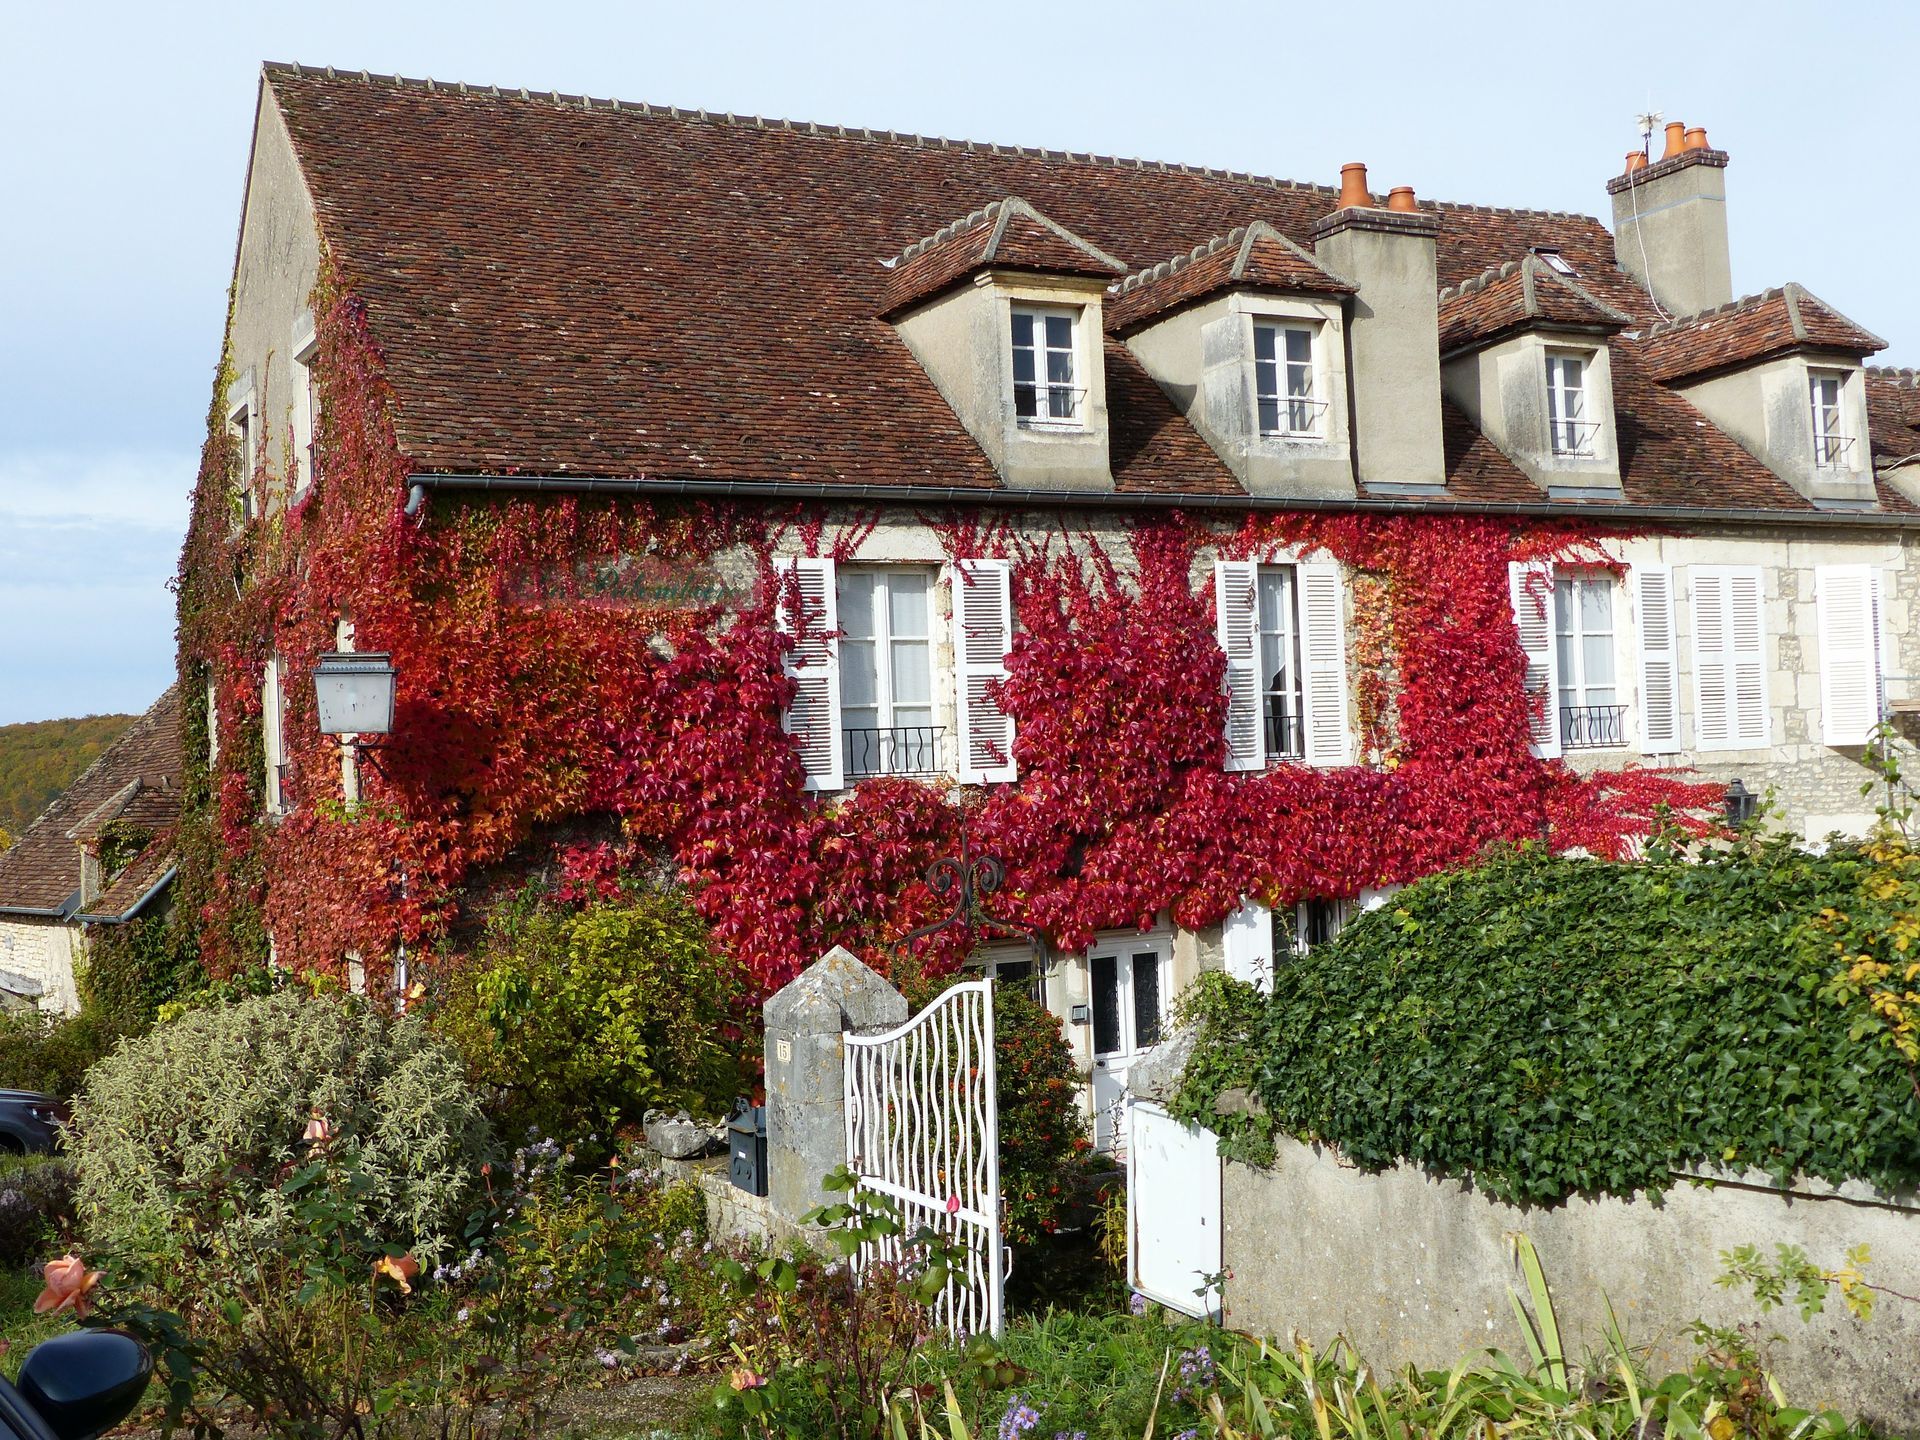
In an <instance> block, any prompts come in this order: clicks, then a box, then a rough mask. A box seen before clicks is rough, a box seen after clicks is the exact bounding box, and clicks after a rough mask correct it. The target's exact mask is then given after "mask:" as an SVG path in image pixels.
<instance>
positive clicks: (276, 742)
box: [260, 654, 286, 813]
mask: <svg viewBox="0 0 1920 1440" xmlns="http://www.w3.org/2000/svg"><path fill="white" fill-rule="evenodd" d="M280 686H281V680H280V656H279V655H278V654H274V655H269V656H268V657H267V664H266V669H265V671H264V673H263V674H262V676H261V679H260V748H261V750H262V751H263V752H264V753H265V755H266V762H267V774H266V795H267V809H269V810H271V811H274V812H275V813H278V812H279V811H281V810H283V809H285V808H286V796H285V795H284V794H283V793H282V789H281V774H282V767H283V766H284V765H285V763H286V755H285V753H284V751H283V750H282V749H281V745H282V737H281V732H282V729H283V728H284V726H285V724H286V712H285V707H284V704H283V702H282V701H281V698H280Z"/></svg>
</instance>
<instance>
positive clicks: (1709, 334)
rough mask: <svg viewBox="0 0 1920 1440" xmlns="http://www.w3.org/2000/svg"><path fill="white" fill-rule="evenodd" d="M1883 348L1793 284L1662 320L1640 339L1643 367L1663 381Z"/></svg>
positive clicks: (1875, 338) (1863, 353)
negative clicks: (1793, 357)
mask: <svg viewBox="0 0 1920 1440" xmlns="http://www.w3.org/2000/svg"><path fill="white" fill-rule="evenodd" d="M1886 348H1887V342H1886V341H1884V340H1882V339H1881V338H1880V337H1879V336H1877V335H1875V334H1873V333H1871V332H1870V331H1867V330H1863V329H1862V328H1861V327H1860V326H1858V325H1856V324H1854V323H1853V321H1851V320H1849V319H1847V317H1846V316H1844V315H1842V314H1841V313H1840V312H1839V311H1838V310H1835V309H1834V308H1833V307H1832V306H1831V305H1829V304H1827V303H1826V301H1824V300H1822V299H1821V298H1820V297H1819V296H1817V295H1814V294H1811V293H1810V292H1808V291H1807V290H1805V289H1804V288H1802V287H1801V286H1799V285H1783V286H1781V287H1779V288H1778V289H1775V290H1766V291H1763V292H1762V293H1760V294H1758V295H1746V296H1742V297H1741V298H1740V299H1738V300H1732V301H1729V302H1728V303H1727V304H1725V305H1720V306H1716V307H1715V308H1714V309H1712V310H1703V311H1701V312H1700V313H1699V314H1697V315H1682V316H1677V317H1676V318H1674V319H1672V320H1663V321H1661V322H1660V323H1658V324H1656V325H1653V326H1651V327H1650V328H1649V329H1648V330H1647V332H1646V338H1645V350H1646V354H1647V361H1648V366H1649V369H1650V371H1651V373H1652V374H1653V375H1654V377H1655V378H1656V379H1658V380H1662V381H1667V382H1672V381H1675V380H1681V379H1685V378H1686V377H1688V376H1690V375H1702V374H1705V373H1707V372H1708V371H1711V370H1719V369H1723V368H1725V367H1727V366H1730V365H1742V364H1749V363H1751V362H1753V361H1756V360H1764V359H1767V358H1768V357H1770V356H1773V355H1784V354H1786V353H1787V352H1789V351H1792V350H1833V351H1838V352H1840V353H1841V354H1845V355H1852V356H1854V357H1856V358H1858V357H1861V356H1866V355H1871V354H1873V353H1874V352H1875V351H1876V350H1884V349H1886Z"/></svg>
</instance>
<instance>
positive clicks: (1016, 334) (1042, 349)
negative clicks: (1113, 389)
mask: <svg viewBox="0 0 1920 1440" xmlns="http://www.w3.org/2000/svg"><path fill="white" fill-rule="evenodd" d="M1078 319H1079V317H1078V316H1077V315H1076V314H1075V313H1074V312H1073V311H1071V310H1054V309H1040V308H1038V307H1035V306H1026V305H1017V306H1015V307H1014V308H1013V413H1014V415H1015V416H1016V417H1017V418H1018V419H1019V421H1020V423H1021V424H1022V425H1030V426H1057V427H1061V428H1071V429H1078V428H1079V426H1080V423H1081V422H1080V413H1081V412H1080V401H1081V399H1082V398H1083V397H1084V396H1085V395H1086V393H1087V392H1086V388H1085V387H1084V386H1078V385H1076V384H1075V383H1074V380H1075V376H1076V373H1077V372H1076V369H1075V366H1074V354H1073V352H1074V331H1075V329H1076V328H1077V321H1078Z"/></svg>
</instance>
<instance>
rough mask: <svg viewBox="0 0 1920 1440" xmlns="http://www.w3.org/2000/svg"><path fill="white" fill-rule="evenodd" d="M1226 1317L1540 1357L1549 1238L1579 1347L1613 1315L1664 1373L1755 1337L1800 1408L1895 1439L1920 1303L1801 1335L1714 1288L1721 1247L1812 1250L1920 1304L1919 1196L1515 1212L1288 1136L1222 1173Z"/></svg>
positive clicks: (1252, 1325)
mask: <svg viewBox="0 0 1920 1440" xmlns="http://www.w3.org/2000/svg"><path fill="white" fill-rule="evenodd" d="M1222 1201H1223V1220H1224V1223H1223V1234H1222V1241H1223V1246H1224V1262H1225V1265H1226V1267H1227V1269H1228V1270H1229V1271H1230V1272H1231V1274H1232V1279H1231V1280H1230V1281H1229V1283H1228V1285H1227V1291H1226V1323H1227V1324H1228V1325H1230V1326H1232V1327H1234V1328H1236V1329H1242V1330H1248V1331H1253V1332H1257V1333H1268V1334H1285V1333H1286V1332H1287V1330H1288V1329H1289V1327H1291V1328H1294V1329H1297V1330H1299V1331H1300V1332H1301V1333H1303V1334H1305V1335H1307V1336H1308V1337H1309V1338H1311V1339H1313V1340H1314V1341H1316V1342H1320V1343H1324V1342H1326V1341H1329V1340H1331V1339H1332V1338H1333V1337H1334V1336H1335V1335H1336V1334H1340V1335H1345V1336H1346V1337H1347V1338H1348V1339H1349V1340H1350V1341H1351V1342H1352V1343H1353V1344H1354V1346H1355V1347H1356V1348H1357V1349H1358V1350H1359V1352H1360V1353H1361V1354H1363V1355H1365V1356H1366V1357H1367V1358H1368V1359H1369V1360H1370V1361H1372V1362H1373V1364H1375V1365H1376V1366H1379V1367H1382V1368H1385V1367H1389V1366H1394V1367H1397V1366H1401V1365H1406V1364H1416V1365H1420V1366H1422V1367H1445V1366H1448V1365H1451V1364H1452V1363H1453V1362H1454V1361H1455V1360H1457V1359H1458V1358H1460V1357H1461V1356H1463V1355H1467V1354H1472V1353H1477V1352H1479V1351H1482V1350H1485V1349H1488V1348H1497V1349H1500V1350H1504V1351H1506V1352H1507V1353H1509V1354H1513V1355H1517V1356H1524V1355H1525V1354H1526V1345H1525V1340H1524V1337H1523V1336H1522V1335H1521V1333H1520V1330H1519V1327H1518V1324H1517V1322H1516V1321H1515V1319H1514V1316H1513V1311H1512V1306H1511V1303H1510V1301H1509V1299H1508V1291H1509V1288H1510V1287H1517V1288H1519V1289H1520V1290H1521V1291H1522V1293H1524V1289H1525V1282H1524V1281H1523V1280H1522V1279H1521V1277H1520V1274H1519V1271H1518V1268H1517V1266H1516V1265H1515V1264H1514V1262H1513V1259H1512V1249H1511V1241H1510V1237H1511V1236H1512V1235H1513V1234H1514V1233H1515V1232H1524V1233H1526V1234H1527V1235H1529V1236H1530V1237H1532V1239H1533V1242H1534V1245H1535V1246H1536V1247H1537V1249H1538V1250H1539V1253H1540V1258H1541V1263H1542V1265H1543V1266H1544V1268H1545V1270H1546V1275H1547V1281H1548V1284H1549V1285H1550V1287H1551V1288H1552V1292H1553V1297H1554V1304H1555V1309H1556V1312H1557V1314H1558V1316H1559V1320H1560V1327H1561V1333H1562V1336H1563V1339H1564V1341H1565V1346H1566V1350H1567V1353H1568V1355H1569V1357H1570V1358H1581V1357H1583V1356H1585V1355H1587V1354H1590V1353H1598V1352H1600V1351H1601V1350H1602V1349H1603V1347H1604V1344H1605V1340H1604V1336H1605V1326H1606V1323H1607V1303H1608V1302H1611V1304H1612V1306H1613V1309H1614V1311H1615V1313H1617V1314H1618V1316H1619V1319H1620V1322H1621V1324H1622V1326H1623V1327H1624V1328H1625V1330H1626V1333H1627V1338H1628V1341H1629V1343H1631V1344H1632V1345H1634V1346H1636V1347H1651V1348H1650V1353H1649V1354H1648V1357H1647V1361H1648V1364H1649V1366H1650V1367H1651V1368H1652V1370H1653V1371H1654V1372H1655V1373H1657V1374H1664V1373H1668V1372H1669V1371H1671V1370H1673V1369H1678V1368H1681V1367H1684V1366H1685V1365H1687V1364H1689V1363H1690V1362H1691V1360H1692V1358H1693V1356H1694V1354H1695V1353H1696V1351H1695V1349H1694V1346H1693V1344H1692V1342H1691V1340H1690V1338H1689V1336H1688V1334H1687V1331H1688V1327H1689V1326H1690V1325H1691V1324H1692V1323H1693V1322H1694V1321H1696V1320H1704V1321H1706V1322H1708V1323H1709V1324H1712V1325H1717V1326H1734V1325H1743V1324H1752V1323H1753V1322H1755V1321H1758V1322H1759V1323H1758V1325H1757V1331H1758V1334H1759V1335H1760V1337H1761V1338H1762V1341H1763V1346H1762V1348H1763V1353H1764V1355H1765V1357H1766V1360H1767V1362H1768V1364H1769V1366H1770V1367H1771V1368H1772V1369H1773V1370H1774V1372H1775V1373H1776V1374H1777V1375H1778V1377H1779V1379H1780V1382H1781V1384H1782V1385H1783V1386H1784V1388H1785V1389H1786V1391H1787V1394H1788V1395H1789V1397H1790V1398H1791V1399H1792V1400H1793V1402H1794V1403H1795V1404H1800V1405H1813V1406H1816V1407H1818V1406H1832V1407H1834V1408H1836V1409H1839V1410H1841V1411H1842V1412H1844V1413H1846V1414H1848V1415H1857V1416H1859V1417H1861V1418H1863V1419H1866V1420H1868V1421H1870V1422H1872V1423H1874V1424H1876V1425H1878V1426H1881V1427H1883V1428H1886V1429H1889V1430H1892V1431H1894V1432H1896V1433H1906V1432H1907V1430H1908V1429H1909V1428H1911V1427H1912V1426H1913V1425H1914V1424H1915V1423H1916V1422H1920V1368H1916V1367H1915V1365H1914V1363H1913V1359H1914V1356H1915V1355H1916V1354H1920V1305H1914V1304H1909V1303H1907V1302H1905V1301H1900V1300H1894V1299H1883V1300H1882V1301H1881V1303H1880V1305H1879V1307H1878V1309H1877V1310H1876V1312H1875V1314H1874V1317H1873V1319H1872V1320H1871V1321H1869V1322H1866V1323H1862V1322H1860V1321H1857V1320H1855V1319H1854V1318H1853V1317H1852V1316H1850V1315H1849V1314H1847V1312H1846V1311H1845V1309H1844V1307H1842V1306H1841V1305H1840V1304H1839V1301H1838V1297H1837V1296H1835V1297H1833V1298H1832V1299H1830V1301H1829V1304H1828V1307H1827V1310H1826V1312H1825V1313H1823V1314H1821V1315H1819V1316H1816V1317H1815V1318H1814V1320H1813V1321H1812V1322H1811V1323H1809V1322H1803V1321H1802V1320H1801V1319H1800V1316H1799V1313H1798V1311H1796V1310H1793V1309H1790V1308H1783V1309H1776V1310H1774V1311H1772V1312H1770V1313H1769V1314H1768V1315H1766V1316H1764V1317H1762V1316H1761V1315H1760V1313H1759V1307H1758V1305H1757V1304H1756V1303H1755V1302H1754V1300H1753V1298H1752V1296H1751V1294H1750V1293H1747V1292H1744V1291H1741V1290H1731V1289H1724V1288H1720V1287H1717V1286H1716V1285H1715V1284H1714V1283H1713V1282H1714V1279H1715V1277H1716V1276H1717V1275H1718V1274H1719V1273H1720V1261H1719V1256H1720V1253H1721V1252H1722V1251H1725V1250H1730V1249H1732V1248H1734V1247H1735V1246H1737V1245H1743V1244H1753V1245H1758V1246H1759V1247H1760V1248H1761V1249H1762V1251H1763V1252H1764V1253H1765V1254H1766V1255H1767V1256H1768V1258H1769V1259H1771V1258H1772V1255H1773V1247H1774V1245H1776V1244H1780V1243H1784V1244H1790V1245H1799V1246H1803V1247H1804V1248H1805V1249H1806V1251H1807V1253H1808V1255H1809V1256H1810V1257H1811V1258H1812V1259H1813V1260H1814V1261H1815V1263H1818V1264H1824V1265H1828V1266H1832V1265H1837V1264H1839V1263H1841V1261H1842V1259H1843V1257H1844V1253H1845V1251H1846V1250H1847V1249H1849V1248H1850V1247H1852V1246H1855V1245H1860V1244H1865V1245H1868V1246H1869V1247H1870V1248H1871V1252H1872V1262H1871V1264H1870V1265H1869V1266H1868V1268H1867V1278H1868V1279H1869V1280H1870V1281H1873V1282H1875V1283H1878V1284H1883V1285H1887V1286H1890V1287H1892V1288H1893V1289H1896V1290H1901V1291H1905V1292H1906V1293H1908V1294H1920V1203H1917V1202H1916V1199H1915V1197H1914V1196H1911V1195H1900V1196H1890V1195H1883V1194H1878V1193H1876V1192H1873V1191H1871V1190H1869V1189H1867V1188H1866V1187H1864V1186H1856V1185H1848V1186H1843V1187H1840V1188H1839V1189H1837V1190H1836V1189H1835V1188H1834V1187H1831V1186H1826V1185H1822V1184H1819V1183H1817V1182H1812V1183H1806V1184H1802V1185H1796V1186H1795V1187H1794V1188H1792V1189H1791V1190H1786V1191H1781V1190H1777V1189H1774V1188H1773V1187H1772V1186H1771V1185H1770V1184H1769V1183H1768V1182H1767V1181H1766V1179H1765V1177H1764V1176H1751V1177H1742V1178H1741V1179H1740V1180H1739V1181H1737V1182H1734V1183H1727V1182H1726V1181H1725V1180H1722V1183H1718V1184H1715V1185H1712V1186H1706V1185H1697V1184H1692V1183H1685V1182H1676V1184H1675V1185H1674V1187H1673V1188H1672V1189H1670V1190H1669V1191H1667V1192H1666V1194H1665V1195H1664V1196H1663V1197H1661V1198H1659V1199H1657V1200H1655V1199H1648V1198H1646V1197H1644V1196H1636V1197H1635V1198H1633V1199H1631V1200H1622V1199H1614V1198H1602V1199H1591V1200H1589V1199H1579V1198H1576V1199H1571V1200H1568V1201H1566V1202H1564V1203H1563V1204H1560V1205H1556V1206H1553V1207H1550V1208H1546V1207H1525V1208H1520V1207H1515V1206H1511V1205H1504V1204H1501V1203H1499V1202H1497V1201H1494V1200H1491V1199H1489V1198H1487V1197H1486V1196H1485V1195H1484V1194H1482V1193H1481V1192H1479V1191H1476V1190H1474V1189H1472V1188H1470V1187H1469V1186H1467V1185H1465V1184H1463V1183H1461V1182H1459V1181H1455V1180H1438V1179H1435V1178H1433V1177H1432V1176H1430V1175H1427V1174H1426V1173H1424V1172H1422V1171H1420V1170H1418V1169H1416V1168H1414V1167H1412V1166H1408V1165H1400V1166H1396V1167H1394V1168H1393V1169H1391V1170H1388V1171H1385V1172H1382V1173H1380V1174H1377V1175H1370V1174H1367V1173H1366V1172H1364V1171H1362V1170H1360V1169H1358V1168H1357V1167H1355V1166H1354V1165H1352V1164H1351V1162H1348V1161H1345V1160H1343V1159H1342V1158H1340V1157H1339V1156H1338V1155H1336V1154H1335V1153H1334V1152H1332V1151H1331V1150H1329V1149H1327V1148H1325V1147H1322V1146H1308V1145H1304V1144H1301V1143H1299V1142H1298V1141H1295V1140H1291V1139H1285V1138H1283V1139H1282V1140H1281V1141H1280V1145H1279V1156H1278V1159H1277V1160H1276V1162H1275V1164H1274V1165H1273V1166H1272V1167H1271V1168H1268V1169H1255V1168H1252V1167H1249V1166H1246V1165H1241V1164H1237V1163H1228V1164H1226V1165H1225V1168H1224V1174H1223V1193H1222Z"/></svg>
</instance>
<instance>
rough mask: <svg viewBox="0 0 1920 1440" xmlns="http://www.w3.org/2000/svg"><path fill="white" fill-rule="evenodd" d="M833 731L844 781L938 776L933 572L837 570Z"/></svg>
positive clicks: (902, 569)
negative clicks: (837, 730)
mask: <svg viewBox="0 0 1920 1440" xmlns="http://www.w3.org/2000/svg"><path fill="white" fill-rule="evenodd" d="M837 590H838V596H837V598H838V602H839V611H840V630H841V637H840V725H841V731H842V734H843V735H844V737H845V741H846V769H845V773H846V775H847V776H848V778H850V779H857V778H860V777H862V776H868V775H927V774H933V773H935V772H937V771H939V770H940V769H941V768H942V759H941V754H940V751H941V739H942V733H943V732H942V731H941V729H940V728H939V727H936V726H935V725H934V723H933V572H932V571H930V570H921V569H917V568H914V569H910V568H906V567H901V568H897V569H885V570H877V569H876V570H852V569H848V570H842V571H841V572H840V576H839V582H838V585H837Z"/></svg>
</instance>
